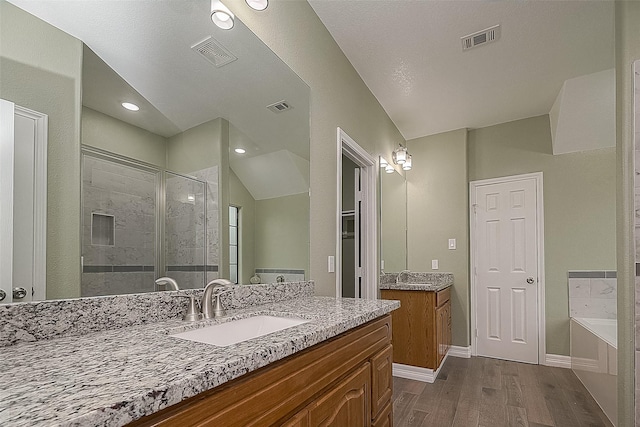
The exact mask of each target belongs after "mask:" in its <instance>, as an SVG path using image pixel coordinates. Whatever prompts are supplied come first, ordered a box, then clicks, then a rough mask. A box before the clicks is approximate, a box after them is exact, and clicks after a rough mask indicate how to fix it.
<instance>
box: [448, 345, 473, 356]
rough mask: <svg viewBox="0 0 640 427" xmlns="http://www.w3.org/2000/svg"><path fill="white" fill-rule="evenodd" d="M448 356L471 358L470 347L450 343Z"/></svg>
mask: <svg viewBox="0 0 640 427" xmlns="http://www.w3.org/2000/svg"><path fill="white" fill-rule="evenodd" d="M449 356H453V357H462V358H464V359H469V358H471V347H461V346H458V345H452V346H451V347H449Z"/></svg>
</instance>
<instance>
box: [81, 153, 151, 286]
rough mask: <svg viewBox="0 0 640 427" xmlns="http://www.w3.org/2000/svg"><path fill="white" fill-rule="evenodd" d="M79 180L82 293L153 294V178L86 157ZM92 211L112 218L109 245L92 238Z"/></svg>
mask: <svg viewBox="0 0 640 427" xmlns="http://www.w3.org/2000/svg"><path fill="white" fill-rule="evenodd" d="M82 180H83V182H82V184H83V195H82V208H83V209H82V215H83V218H82V219H83V221H82V223H83V230H82V254H83V270H82V284H81V295H82V296H83V297H86V296H96V295H106V294H128V293H138V292H147V291H153V289H154V283H153V280H154V264H155V238H156V234H155V229H156V223H155V221H156V216H155V206H156V177H155V174H154V173H152V172H146V171H142V170H138V169H134V168H132V167H128V166H123V165H119V164H117V163H113V162H110V161H107V160H102V159H98V158H94V157H90V156H85V157H84V166H83V176H82ZM94 213H97V214H104V215H105V216H107V217H111V216H112V217H113V221H114V226H115V227H114V228H115V236H114V238H113V241H111V242H110V244H104V241H103V240H101V239H100V238H99V236H93V239H92V225H91V224H92V215H93V214H94ZM94 232H99V231H98V230H95V229H94Z"/></svg>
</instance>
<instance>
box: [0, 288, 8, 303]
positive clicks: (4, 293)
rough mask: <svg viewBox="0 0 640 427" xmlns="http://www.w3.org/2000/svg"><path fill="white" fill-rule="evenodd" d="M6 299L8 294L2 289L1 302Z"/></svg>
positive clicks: (0, 293)
mask: <svg viewBox="0 0 640 427" xmlns="http://www.w3.org/2000/svg"><path fill="white" fill-rule="evenodd" d="M6 297H7V293H6V292H5V291H3V290H2V289H0V301H4V299H5V298H6Z"/></svg>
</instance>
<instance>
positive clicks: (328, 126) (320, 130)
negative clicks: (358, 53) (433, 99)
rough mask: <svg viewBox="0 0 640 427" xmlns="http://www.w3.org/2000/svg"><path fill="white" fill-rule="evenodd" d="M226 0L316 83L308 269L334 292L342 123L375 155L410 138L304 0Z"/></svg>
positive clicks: (323, 288)
mask: <svg viewBox="0 0 640 427" xmlns="http://www.w3.org/2000/svg"><path fill="white" fill-rule="evenodd" d="M225 4H226V5H227V6H228V7H229V8H230V9H231V10H232V11H233V13H235V14H236V15H237V16H238V17H239V18H240V19H241V20H242V22H243V23H244V24H245V25H247V27H248V28H249V29H250V30H251V31H253V32H254V33H255V34H256V35H257V36H258V37H259V38H260V39H261V40H262V41H263V42H264V43H265V44H266V45H267V46H269V48H271V50H273V51H274V52H275V54H276V55H278V56H279V57H280V58H281V59H282V60H283V61H284V62H285V63H286V64H287V65H288V66H289V67H290V68H291V69H292V70H293V71H294V72H295V73H296V74H298V76H300V78H301V79H302V80H303V81H304V82H305V83H306V84H307V85H309V87H310V88H311V100H310V103H311V105H310V112H311V113H310V139H311V146H310V150H311V171H310V182H311V200H310V204H311V208H310V222H311V225H310V242H311V244H310V253H309V259H310V269H309V270H308V271H310V273H309V277H311V278H313V279H314V280H315V281H316V285H315V288H316V294H318V295H335V283H336V277H335V273H328V271H327V256H329V255H335V253H336V230H337V224H336V211H337V185H336V176H337V156H336V146H337V136H336V128H337V127H341V128H342V129H343V130H344V131H345V132H346V133H347V134H348V135H349V136H350V137H351V138H353V139H354V140H355V141H356V142H357V143H358V144H359V145H360V146H362V147H363V148H364V149H365V150H367V151H368V152H369V153H370V154H371V155H372V156H373V157H374V158H376V157H377V156H378V155H381V156H383V157H385V158H388V159H390V158H391V152H392V151H393V149H394V147H397V146H398V144H399V143H404V138H403V137H402V135H401V134H400V132H399V131H398V129H397V128H396V126H395V125H394V124H393V122H392V121H391V119H390V118H389V116H388V115H387V114H386V113H385V111H384V110H383V108H382V107H381V106H380V104H379V103H378V100H377V99H376V98H375V97H374V96H373V94H372V93H371V92H370V91H369V89H368V88H367V86H366V85H365V84H364V82H363V81H362V79H361V78H360V76H359V75H358V73H357V72H356V70H355V69H354V68H353V66H352V65H351V63H350V62H349V61H348V60H347V58H346V57H345V56H344V53H343V52H342V50H341V49H340V47H339V46H338V45H337V44H336V42H335V40H333V38H332V37H331V34H329V31H327V29H326V28H325V26H324V25H323V24H322V22H321V21H320V18H318V16H317V15H316V14H315V12H314V11H313V9H312V8H311V6H310V5H309V3H307V2H306V1H305V0H292V1H274V2H271V3H270V4H269V9H267V11H266V12H265V13H255V11H253V10H251V9H250V8H248V7H247V5H246V2H245V1H244V0H229V1H228V2H226V3H225Z"/></svg>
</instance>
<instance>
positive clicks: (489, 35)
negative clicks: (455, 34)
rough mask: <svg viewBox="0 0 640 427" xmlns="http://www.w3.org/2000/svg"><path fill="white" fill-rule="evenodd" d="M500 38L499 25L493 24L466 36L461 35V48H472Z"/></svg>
mask: <svg viewBox="0 0 640 427" xmlns="http://www.w3.org/2000/svg"><path fill="white" fill-rule="evenodd" d="M499 38H500V25H494V26H493V27H491V28H487V29H486V30H482V31H478V32H477V33H473V34H469V35H468V36H464V37H461V38H460V40H462V50H463V51H465V50H469V49H473V48H474V47H478V46H482V45H483V44H487V43H491V42H494V41H496V40H498V39H499Z"/></svg>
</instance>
